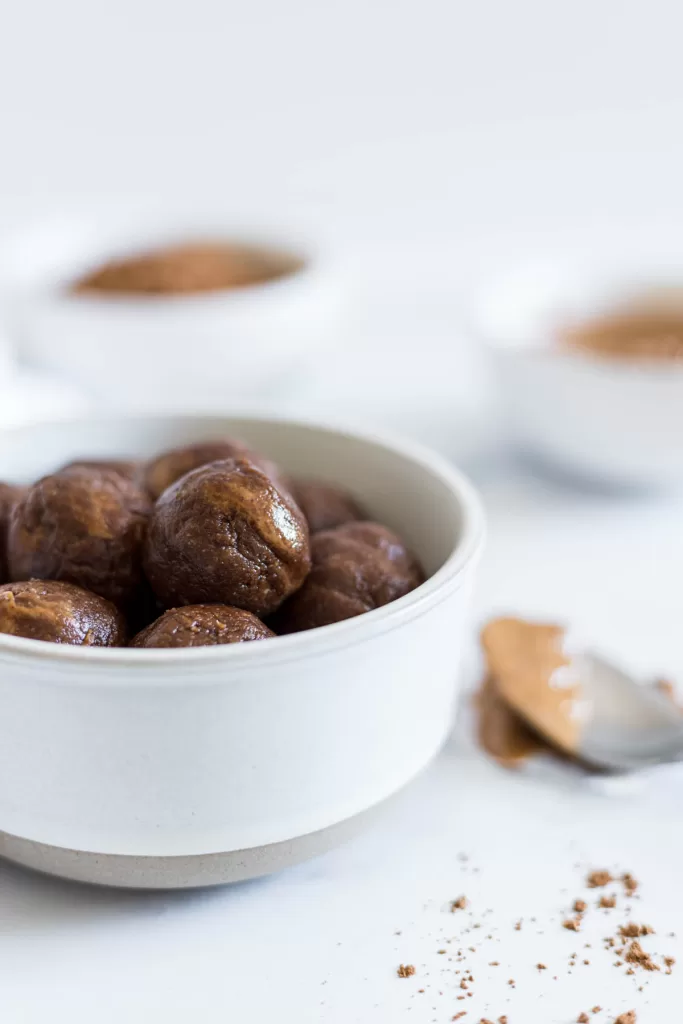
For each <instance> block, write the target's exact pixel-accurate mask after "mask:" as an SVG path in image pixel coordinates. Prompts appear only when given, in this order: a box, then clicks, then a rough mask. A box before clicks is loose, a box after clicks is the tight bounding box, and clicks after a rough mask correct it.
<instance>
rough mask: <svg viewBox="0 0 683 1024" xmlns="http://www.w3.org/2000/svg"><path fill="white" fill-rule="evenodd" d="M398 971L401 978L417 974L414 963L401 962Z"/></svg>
mask: <svg viewBox="0 0 683 1024" xmlns="http://www.w3.org/2000/svg"><path fill="white" fill-rule="evenodd" d="M396 973H397V974H398V976H399V978H411V977H412V976H413V974H415V967H414V965H413V964H400V965H399V967H398V970H397V971H396Z"/></svg>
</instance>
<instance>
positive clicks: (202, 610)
mask: <svg viewBox="0 0 683 1024" xmlns="http://www.w3.org/2000/svg"><path fill="white" fill-rule="evenodd" d="M269 636H275V634H274V633H273V632H272V630H270V629H268V627H267V626H266V625H265V623H263V622H261V620H260V619H257V618H256V616H255V615H252V613H251V612H246V611H244V609H242V608H230V607H228V605H225V604H188V605H185V606H184V607H182V608H171V609H170V610H169V611H167V612H164V614H163V615H162V616H160V618H158V619H157V620H156V622H152V623H151V625H149V626H147V628H146V629H143V630H142V632H140V633H138V635H137V636H136V637H135V639H134V640H133V641H132V642H131V647H213V646H215V645H217V644H239V643H244V642H245V641H249V640H265V639H266V637H269Z"/></svg>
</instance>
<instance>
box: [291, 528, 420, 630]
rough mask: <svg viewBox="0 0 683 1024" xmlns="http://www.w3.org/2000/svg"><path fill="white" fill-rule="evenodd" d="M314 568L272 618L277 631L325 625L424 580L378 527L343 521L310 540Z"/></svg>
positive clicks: (404, 550)
mask: <svg viewBox="0 0 683 1024" xmlns="http://www.w3.org/2000/svg"><path fill="white" fill-rule="evenodd" d="M311 556H312V561H313V567H312V569H311V572H310V573H309V575H308V577H307V579H306V582H305V583H304V585H303V586H302V587H301V589H300V590H299V591H298V593H296V594H295V595H294V596H293V597H292V598H290V599H289V601H287V602H286V604H285V605H284V606H283V607H282V609H281V610H280V612H279V613H278V615H277V616H275V629H276V631H277V632H278V633H297V632H300V631H301V630H306V629H314V628H315V627H316V626H327V625H330V624H331V623H332V622H340V621H342V620H343V619H350V618H353V617H354V616H356V615H363V614H364V613H365V612H369V611H372V610H373V609H374V608H380V607H381V606H382V605H385V604H389V603H390V602H391V601H395V600H396V599H397V598H399V597H403V595H404V594H407V593H409V592H410V591H411V590H414V589H415V587H417V586H419V585H420V583H422V582H423V580H424V573H423V572H422V569H421V567H420V564H419V563H418V562H417V560H416V559H415V558H414V557H413V555H411V553H410V552H409V551H408V550H407V548H406V547H405V545H404V543H403V542H402V540H401V539H400V537H398V536H397V535H396V534H395V533H394V532H393V531H392V530H389V529H388V527H386V526H381V525H380V524H379V523H370V522H359V523H346V524H345V525H343V526H339V527H337V528H336V529H335V530H325V531H323V532H322V533H318V534H316V535H315V536H314V537H313V538H312V540H311Z"/></svg>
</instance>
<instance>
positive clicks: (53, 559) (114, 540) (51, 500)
mask: <svg viewBox="0 0 683 1024" xmlns="http://www.w3.org/2000/svg"><path fill="white" fill-rule="evenodd" d="M149 510H150V503H149V499H148V497H147V496H146V494H145V493H144V492H143V491H142V490H141V489H140V488H139V487H138V486H137V485H136V484H134V483H133V482H132V481H131V480H127V479H126V478H125V477H123V476H121V475H120V474H119V473H115V472H112V471H111V470H102V469H85V468H83V467H80V468H79V467H74V468H73V469H67V470H63V471H62V472H61V473H55V474H54V475H53V476H46V477H43V479H42V480H39V481H38V482H37V483H36V484H34V485H33V486H32V487H30V488H29V489H28V491H27V492H26V494H25V495H24V497H23V499H22V500H21V501H20V502H19V503H18V504H17V505H16V506H15V507H14V510H13V512H12V515H11V518H10V528H9V536H8V544H7V556H8V561H9V569H10V574H11V578H12V579H14V580H21V579H31V578H34V577H35V578H37V579H43V580H64V581H66V582H68V583H75V584H76V585H77V586H80V587H84V588H85V589H86V590H91V591H93V593H95V594H100V596H101V597H105V598H106V599H107V600H109V601H113V602H114V604H116V605H118V606H119V607H127V606H128V605H129V604H131V603H132V602H134V601H135V599H136V595H137V593H138V591H139V589H140V588H141V587H142V585H143V581H144V577H143V572H142V546H143V541H144V537H145V532H146V529H147V521H148V518H149Z"/></svg>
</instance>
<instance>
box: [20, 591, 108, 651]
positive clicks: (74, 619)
mask: <svg viewBox="0 0 683 1024" xmlns="http://www.w3.org/2000/svg"><path fill="white" fill-rule="evenodd" d="M0 633H7V634H9V635H10V636H23V637H27V638H28V639H30V640H47V641H49V642H50V643H53V644H77V645H82V646H85V647H121V646H123V644H125V640H126V629H125V623H124V620H123V616H122V615H121V613H120V612H119V610H118V609H117V608H116V607H115V606H114V605H113V604H111V603H110V602H109V601H105V600H104V598H102V597H99V596H98V595H97V594H92V593H90V592H89V591H87V590H83V589H82V588H81V587H76V586H74V585H73V584H72V583H61V582H57V581H55V580H28V581H27V582H24V583H6V584H5V585H4V586H2V587H0Z"/></svg>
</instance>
